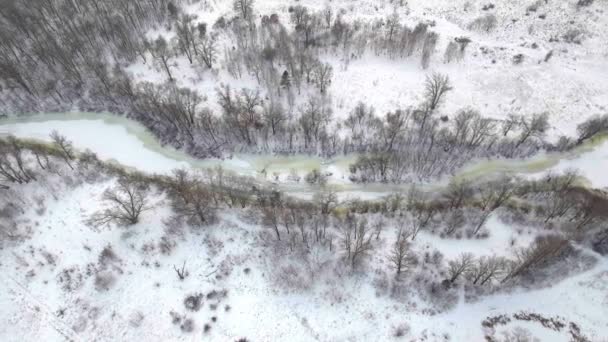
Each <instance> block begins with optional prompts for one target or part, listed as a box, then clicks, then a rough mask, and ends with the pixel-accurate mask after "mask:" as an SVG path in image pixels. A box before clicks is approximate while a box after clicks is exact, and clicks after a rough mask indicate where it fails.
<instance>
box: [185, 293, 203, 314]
mask: <svg viewBox="0 0 608 342" xmlns="http://www.w3.org/2000/svg"><path fill="white" fill-rule="evenodd" d="M202 304H203V294H202V293H197V294H193V295H189V296H187V297H186V298H185V299H184V306H185V307H186V309H188V310H190V311H198V310H200V308H201V306H202Z"/></svg>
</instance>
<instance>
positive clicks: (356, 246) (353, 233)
mask: <svg viewBox="0 0 608 342" xmlns="http://www.w3.org/2000/svg"><path fill="white" fill-rule="evenodd" d="M341 238H342V239H341V240H342V241H341V242H342V248H343V250H344V251H345V252H346V259H347V260H348V261H349V262H350V265H351V267H352V268H353V269H355V267H356V266H357V264H358V263H359V262H360V261H361V259H362V258H364V257H365V256H367V255H368V254H369V253H370V252H371V251H372V250H373V248H374V245H373V243H372V238H373V230H372V229H371V228H370V226H369V225H368V223H367V219H365V218H357V217H356V216H355V215H353V214H349V215H347V217H346V219H345V220H344V222H343V223H342V224H341Z"/></svg>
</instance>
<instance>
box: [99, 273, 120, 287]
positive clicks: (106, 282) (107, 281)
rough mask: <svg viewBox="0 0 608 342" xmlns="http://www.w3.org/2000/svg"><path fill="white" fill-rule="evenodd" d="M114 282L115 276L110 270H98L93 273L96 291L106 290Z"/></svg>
mask: <svg viewBox="0 0 608 342" xmlns="http://www.w3.org/2000/svg"><path fill="white" fill-rule="evenodd" d="M115 282H116V277H115V276H114V274H112V273H111V272H99V273H97V274H96V275H95V289H96V290H97V291H108V290H109V289H110V288H111V287H112V286H113V285H114V283H115Z"/></svg>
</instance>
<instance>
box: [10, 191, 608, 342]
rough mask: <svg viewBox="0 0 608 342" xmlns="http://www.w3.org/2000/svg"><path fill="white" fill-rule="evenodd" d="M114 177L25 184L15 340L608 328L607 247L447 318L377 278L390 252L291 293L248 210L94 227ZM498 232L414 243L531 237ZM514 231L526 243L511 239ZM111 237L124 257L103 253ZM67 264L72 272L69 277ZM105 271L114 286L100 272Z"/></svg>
mask: <svg viewBox="0 0 608 342" xmlns="http://www.w3.org/2000/svg"><path fill="white" fill-rule="evenodd" d="M111 182H112V181H101V182H94V183H91V184H88V183H82V184H75V185H69V186H65V185H56V184H57V183H56V182H55V181H52V182H49V183H43V184H42V185H41V184H40V183H38V184H32V185H31V186H28V187H26V188H25V189H23V190H24V192H25V193H26V194H27V196H25V198H26V201H27V202H28V203H27V204H28V205H27V206H29V207H31V209H29V210H28V211H27V212H26V213H25V215H23V220H22V221H21V222H20V223H19V225H20V226H22V227H24V228H25V229H29V230H30V232H29V234H28V236H29V237H28V239H27V240H26V241H24V242H23V243H21V244H19V245H18V246H12V247H9V248H4V249H3V250H2V251H1V253H2V255H3V257H2V262H1V263H0V271H1V273H2V274H3V277H2V281H1V282H0V303H1V305H2V308H3V309H2V310H1V311H0V320H1V321H2V322H4V323H3V324H2V330H1V331H0V336H2V340H3V341H36V340H38V341H39V340H42V341H61V340H64V339H67V340H72V341H133V340H150V341H174V340H200V339H204V340H212V341H234V340H236V339H238V338H242V337H246V338H248V339H249V340H250V341H283V340H290V341H315V340H317V341H370V340H371V341H384V340H399V339H400V338H398V337H395V331H396V329H397V328H398V327H402V328H403V329H404V338H405V339H406V340H423V341H482V340H484V336H486V335H488V334H490V331H489V330H488V329H487V328H484V327H482V325H481V322H482V321H483V320H484V319H486V318H487V317H492V316H497V315H502V314H506V315H511V314H514V313H519V312H531V313H539V314H541V315H543V316H545V317H561V319H562V320H565V321H567V322H574V323H575V324H577V325H578V326H579V327H580V328H581V330H582V332H583V334H585V336H587V337H588V338H589V339H590V340H591V341H603V340H605V337H606V336H608V324H607V323H608V322H607V321H606V318H605V317H606V316H605V308H606V306H607V305H608V287H607V286H606V284H607V282H608V261H607V260H606V259H605V258H603V257H600V256H597V255H593V254H590V255H591V256H592V257H594V258H598V261H597V262H596V263H595V265H594V266H592V267H590V268H589V267H586V268H583V271H582V272H580V273H578V274H575V275H574V276H572V277H570V278H567V279H565V280H564V279H562V280H559V281H556V282H554V283H552V284H551V287H546V288H539V289H519V288H515V289H513V290H512V292H511V293H499V294H495V295H487V296H484V297H482V298H481V299H479V300H477V301H475V302H472V303H471V302H464V299H463V298H462V297H461V298H454V299H453V300H455V304H453V305H454V307H453V308H451V309H448V310H445V311H442V312H439V313H437V311H436V308H435V306H434V305H432V304H429V303H428V302H425V301H424V300H422V299H421V298H419V297H418V295H417V292H416V290H415V288H410V289H409V290H408V289H405V292H403V293H400V294H398V295H390V294H389V293H387V292H386V291H387V290H385V289H383V287H382V286H380V285H372V284H375V283H374V281H377V279H382V277H383V275H384V277H386V273H387V272H390V269H389V268H388V267H389V266H388V265H387V263H386V261H384V260H385V259H384V257H385V256H384V253H379V254H378V255H376V256H375V257H374V259H373V260H371V261H370V263H369V264H370V265H374V266H373V267H372V266H370V269H369V270H368V271H367V272H357V273H355V274H351V273H350V272H348V271H344V270H342V271H338V273H334V272H336V270H332V269H329V270H324V271H323V272H321V273H317V274H314V275H313V276H312V277H313V279H314V281H313V282H312V285H310V286H309V287H307V285H306V284H301V285H302V286H303V287H304V288H303V289H299V290H295V289H293V288H285V287H284V286H283V285H282V284H281V282H280V281H277V276H278V275H277V270H283V268H281V267H280V266H282V265H283V264H285V263H286V262H287V260H286V259H284V260H277V257H280V256H278V255H276V254H275V252H273V251H272V249H270V248H267V247H263V245H264V244H265V243H264V242H263V241H262V240H260V236H261V235H260V232H261V230H263V228H261V227H260V226H257V225H255V224H252V223H251V221H250V220H248V219H247V214H246V213H245V212H241V211H225V212H222V213H221V214H220V222H219V223H218V224H216V225H213V226H210V227H205V228H204V229H199V230H191V229H190V228H187V227H183V228H178V227H173V228H172V229H174V230H175V231H174V233H172V234H169V233H168V229H169V228H168V226H167V224H165V223H163V221H165V220H167V219H168V217H169V216H170V212H169V211H168V210H166V205H165V203H164V199H163V198H162V196H160V197H155V199H154V201H153V204H154V209H152V210H150V211H148V212H146V213H145V214H144V215H143V218H142V220H141V222H140V223H138V224H136V225H134V226H131V227H129V228H120V227H115V226H112V227H106V228H100V229H93V228H91V227H90V226H87V225H85V224H84V223H83V222H84V221H85V220H86V218H87V217H88V215H90V214H91V213H92V212H93V211H94V210H96V207H97V206H98V201H97V200H96V199H97V198H99V196H100V195H101V192H102V191H103V189H105V188H106V187H107V186H108V185H110V184H111ZM53 184H55V185H53ZM47 187H50V189H49V188H47ZM42 208H44V209H42ZM488 230H489V231H490V232H491V238H490V239H489V240H484V241H476V240H470V241H467V240H464V241H460V240H441V239H439V238H438V237H437V236H433V235H430V234H426V233H423V234H422V235H421V236H420V237H419V239H418V240H416V242H415V245H414V246H415V247H414V248H415V249H416V250H419V251H421V252H422V251H424V250H429V251H431V250H438V251H440V252H442V253H443V254H444V255H445V257H446V258H448V259H450V258H453V257H456V256H457V255H458V254H459V253H461V252H464V251H469V252H474V253H475V254H477V255H479V256H481V255H493V254H498V255H509V254H512V249H513V248H515V247H516V246H518V245H520V246H525V245H526V244H527V243H528V242H529V241H530V236H531V235H528V234H530V233H529V232H527V231H526V229H524V228H521V227H520V228H517V227H516V226H512V225H507V224H504V223H501V222H500V220H499V219H498V218H492V219H491V220H490V221H489V222H488ZM393 234H394V229H393V228H392V227H386V231H385V233H383V236H382V238H381V241H380V242H378V243H381V244H383V245H387V244H388V242H389V241H390V240H391V239H392V238H393ZM162 236H166V237H167V236H169V239H170V241H171V242H172V243H174V247H173V248H172V249H171V252H162V251H161V249H160V241H161V237H162ZM511 239H513V240H515V241H516V242H515V245H514V246H512V247H509V248H505V246H506V245H507V244H508V241H509V240H511ZM387 240H388V241H387ZM108 246H109V248H110V250H111V252H107V251H106V252H104V253H102V250H104V248H106V247H108ZM585 253H591V252H585ZM184 263H185V268H186V270H187V271H188V272H189V276H188V277H187V278H186V279H185V280H183V281H180V280H179V279H178V277H177V275H176V272H175V270H174V267H177V268H178V269H179V268H181V266H182V265H183V264H184ZM423 267H424V266H423ZM66 269H70V270H72V271H71V272H70V274H69V277H68V275H66V274H65V273H64V270H66ZM100 274H101V276H103V277H106V278H107V279H109V280H108V283H107V284H106V283H102V285H100V281H98V280H96V278H98V277H100ZM68 278H69V279H68ZM306 279H308V278H306ZM104 286H105V287H104ZM214 290H215V291H217V292H219V293H220V294H217V293H214V292H213V291H214ZM223 290H226V291H227V292H226V294H225V297H224V295H223V294H222V293H223V292H221V291H223ZM461 291H462V290H461V289H460V290H458V292H461ZM197 293H202V294H203V295H204V297H203V298H204V299H203V300H202V306H201V308H200V309H199V310H198V311H190V310H187V309H186V308H185V307H184V303H183V301H184V298H185V297H186V296H188V295H191V294H197ZM210 293H211V294H210ZM171 312H175V313H176V314H177V315H180V316H182V315H183V316H184V318H183V319H192V320H193V322H194V330H193V332H191V333H184V332H182V331H181V330H180V327H179V326H180V323H177V324H174V323H172V316H171V314H170V313H171ZM205 325H209V327H210V328H209V330H208V331H205ZM517 326H522V327H524V328H526V329H527V330H528V331H529V332H531V333H532V334H533V336H535V337H537V338H540V339H541V340H542V341H549V340H550V341H570V335H569V334H568V330H567V329H562V330H561V331H554V330H552V329H549V328H545V327H543V326H542V325H541V324H540V323H535V322H518V321H516V320H513V321H512V322H511V323H508V324H507V325H506V326H501V327H499V328H497V331H496V333H495V335H496V337H497V338H500V336H502V335H501V334H500V331H504V330H505V329H506V330H511V329H512V328H514V327H517Z"/></svg>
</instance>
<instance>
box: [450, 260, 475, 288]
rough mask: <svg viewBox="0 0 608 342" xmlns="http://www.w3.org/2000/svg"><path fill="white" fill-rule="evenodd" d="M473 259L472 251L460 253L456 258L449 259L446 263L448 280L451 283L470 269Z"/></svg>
mask: <svg viewBox="0 0 608 342" xmlns="http://www.w3.org/2000/svg"><path fill="white" fill-rule="evenodd" d="M474 261H475V257H474V256H473V254H472V253H462V254H460V255H459V256H458V258H457V259H456V260H451V261H450V262H449V263H448V277H449V279H448V281H449V282H450V283H451V284H453V283H454V282H455V281H456V280H457V279H458V278H459V277H460V276H461V275H463V274H465V273H467V272H468V271H469V270H470V269H471V267H472V266H473V263H474Z"/></svg>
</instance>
